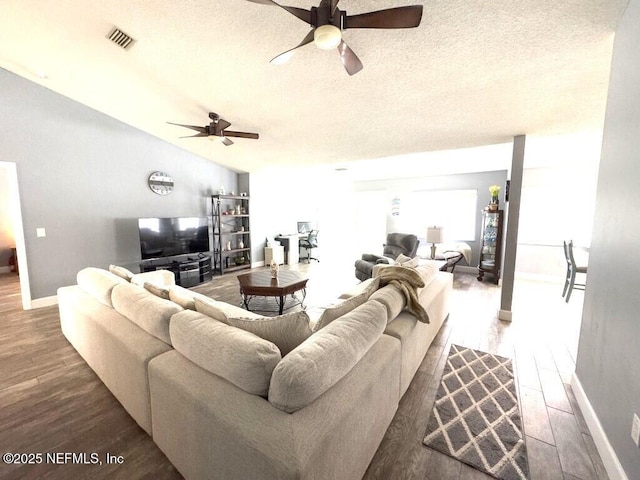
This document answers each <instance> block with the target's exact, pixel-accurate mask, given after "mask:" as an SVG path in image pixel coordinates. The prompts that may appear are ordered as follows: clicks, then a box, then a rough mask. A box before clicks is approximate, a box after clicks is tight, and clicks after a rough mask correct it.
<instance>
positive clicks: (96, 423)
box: [0, 262, 607, 480]
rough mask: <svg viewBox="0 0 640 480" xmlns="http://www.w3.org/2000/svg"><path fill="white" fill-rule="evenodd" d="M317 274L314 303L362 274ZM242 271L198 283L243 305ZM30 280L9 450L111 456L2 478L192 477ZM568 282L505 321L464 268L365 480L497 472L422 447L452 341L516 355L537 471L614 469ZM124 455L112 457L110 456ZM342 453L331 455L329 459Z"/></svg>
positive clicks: (521, 288) (327, 270)
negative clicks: (590, 422)
mask: <svg viewBox="0 0 640 480" xmlns="http://www.w3.org/2000/svg"><path fill="white" fill-rule="evenodd" d="M296 268H297V269H298V270H300V271H302V272H307V273H308V274H309V277H310V281H309V284H308V296H307V300H306V302H305V303H306V304H307V305H309V306H315V305H322V304H324V303H326V302H328V301H331V300H333V299H335V298H336V297H337V296H338V295H339V293H341V292H342V291H343V290H344V289H346V288H348V287H349V286H350V285H354V284H355V283H356V280H355V278H354V277H353V272H352V268H351V267H349V268H348V269H347V268H344V269H342V270H341V269H339V268H336V267H335V266H331V265H329V264H328V263H327V262H322V263H320V264H317V263H313V264H311V265H306V264H301V265H299V266H298V267H296ZM235 275H236V274H229V275H225V276H223V277H216V278H214V280H213V281H212V282H210V283H208V284H205V285H201V286H198V287H195V288H194V290H197V291H200V292H203V293H206V294H209V295H211V296H213V297H215V298H217V299H221V300H227V301H230V302H234V303H236V304H237V303H239V300H240V296H239V293H238V287H237V280H236V279H235ZM19 288H20V287H19V283H18V278H17V276H16V275H15V274H0V452H1V453H5V452H13V453H37V452H40V453H43V454H46V453H47V452H49V453H53V452H56V453H67V452H68V453H75V454H79V453H86V454H87V456H88V457H87V461H91V458H90V456H89V455H90V454H91V453H94V452H95V453H97V454H98V455H99V459H100V460H101V461H102V462H103V464H102V465H92V464H77V463H73V462H71V461H70V460H67V462H66V463H65V462H64V460H65V457H62V458H58V459H57V460H58V462H59V464H52V463H47V458H46V457H44V458H43V463H42V464H39V465H7V464H6V463H0V478H1V479H14V478H15V479H35V478H50V479H71V478H73V479H101V478H109V479H143V478H149V479H176V478H181V477H180V475H179V473H178V472H177V471H176V470H175V469H174V468H173V467H172V465H171V464H170V463H169V461H168V460H167V459H166V457H165V456H164V455H163V454H162V452H161V451H160V450H159V449H158V448H157V447H156V446H155V444H154V443H153V441H152V440H151V438H150V437H149V436H148V435H147V434H146V433H145V432H144V431H143V430H142V429H140V428H139V427H138V426H137V424H136V423H135V422H134V421H133V420H132V419H131V418H130V417H129V416H128V414H127V413H126V412H125V411H124V409H123V408H122V407H121V406H120V404H119V403H118V402H117V400H115V398H114V397H113V396H112V395H111V394H110V392H109V391H108V390H107V389H106V387H104V385H103V384H102V383H101V382H100V380H99V379H98V378H97V376H96V375H95V374H94V373H93V371H92V370H91V369H90V368H89V367H87V366H86V365H85V363H84V361H83V360H82V359H81V358H80V356H79V355H78V354H77V353H76V352H75V350H74V349H73V348H72V347H71V346H70V345H69V343H68V342H67V341H66V339H65V338H64V337H63V335H62V333H61V332H60V327H59V318H58V311H57V307H47V308H42V309H37V310H31V311H23V310H22V309H21V303H20V291H19ZM561 288H562V287H561V285H560V286H559V285H556V284H545V283H536V282H527V281H518V282H517V285H516V290H515V292H514V308H513V310H514V321H513V322H512V323H510V324H509V323H504V322H500V321H498V320H497V319H496V311H497V308H498V305H499V295H500V290H499V288H498V287H496V286H495V285H493V284H492V283H488V282H477V281H476V279H475V275H472V274H464V273H457V272H456V275H455V282H454V292H453V298H452V309H451V315H450V317H449V319H448V321H447V322H446V323H445V325H444V326H443V328H442V330H441V331H440V334H439V335H438V336H437V338H436V339H435V341H434V342H433V344H432V345H431V347H430V348H429V351H428V352H427V355H426V357H425V359H424V361H423V362H422V365H421V366H420V368H419V370H418V373H417V374H416V376H415V378H414V380H413V382H412V384H411V386H410V387H409V390H408V391H407V393H406V394H405V395H404V397H403V398H402V400H401V402H400V406H399V408H398V411H397V413H396V416H395V418H394V420H393V423H392V424H391V426H390V427H389V429H388V431H387V434H386V435H385V437H384V439H383V440H382V442H381V445H380V447H379V449H378V451H377V453H376V455H375V457H374V458H373V460H372V462H371V464H370V466H369V469H368V471H367V473H366V475H365V479H367V480H370V479H385V480H387V479H394V480H395V479H419V480H478V479H488V478H490V477H487V476H486V475H484V474H482V473H481V472H478V471H476V470H474V469H472V468H470V467H468V466H466V465H464V464H462V463H460V462H457V461H456V460H453V459H451V458H450V457H447V456H445V455H442V454H440V453H438V452H435V451H432V450H430V449H428V448H426V447H424V446H423V445H422V438H423V435H424V432H425V430H426V425H427V420H428V417H429V414H430V412H431V408H432V405H433V400H434V397H435V393H436V389H437V387H438V384H439V380H440V375H441V372H442V369H443V368H444V360H445V359H446V355H447V353H448V350H449V346H450V345H451V343H457V344H459V345H464V346H467V347H471V348H476V349H480V350H485V351H488V352H492V353H496V354H499V355H504V356H508V357H512V358H514V360H515V362H514V363H515V369H516V375H517V378H518V389H519V396H520V401H521V408H522V412H523V421H524V430H525V434H526V443H527V449H528V456H529V463H530V469H531V480H546V479H549V480H575V479H578V480H603V479H606V478H607V475H606V473H605V472H604V467H603V466H602V462H601V460H600V457H599V456H598V453H597V451H596V449H595V445H594V443H593V439H592V438H591V436H590V434H589V431H588V429H587V427H586V425H585V422H584V419H583V418H582V415H581V414H580V411H579V409H578V407H577V405H576V402H575V398H574V396H573V392H572V391H571V387H570V385H569V382H570V378H571V374H572V372H573V369H574V361H575V350H576V344H577V335H578V329H579V321H580V315H581V303H582V299H583V293H582V292H574V296H573V297H572V299H571V303H570V304H566V303H564V301H563V299H562V298H561V296H560V292H561ZM107 453H109V454H111V455H115V456H120V455H121V456H122V457H123V460H122V463H121V464H109V465H107V464H106V462H105V459H106V457H105V456H106V454H107ZM328 461H330V459H328Z"/></svg>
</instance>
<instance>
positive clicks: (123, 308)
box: [111, 283, 183, 345]
mask: <svg viewBox="0 0 640 480" xmlns="http://www.w3.org/2000/svg"><path fill="white" fill-rule="evenodd" d="M111 301H112V302H113V308H114V309H115V310H116V311H117V312H118V313H119V314H121V315H123V316H125V317H127V318H128V319H129V320H131V321H132V322H133V323H135V324H136V325H138V326H139V327H140V328H142V329H143V330H144V331H146V332H147V333H149V334H151V335H153V336H154V337H156V338H159V339H160V340H162V341H163V342H165V343H167V344H169V345H171V337H170V336H169V320H170V319H171V315H173V314H174V313H178V312H181V311H182V310H183V308H182V307H181V306H180V305H178V304H175V303H173V302H171V301H170V300H165V299H163V298H160V297H156V296H155V295H154V294H152V293H151V292H149V291H147V290H145V289H144V288H142V287H140V286H138V285H134V284H132V283H124V284H121V285H116V286H115V287H114V288H113V292H112V294H111Z"/></svg>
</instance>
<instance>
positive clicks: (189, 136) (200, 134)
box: [178, 133, 209, 138]
mask: <svg viewBox="0 0 640 480" xmlns="http://www.w3.org/2000/svg"><path fill="white" fill-rule="evenodd" d="M208 136H209V134H208V133H196V134H195V135H186V136H184V137H178V138H193V137H208Z"/></svg>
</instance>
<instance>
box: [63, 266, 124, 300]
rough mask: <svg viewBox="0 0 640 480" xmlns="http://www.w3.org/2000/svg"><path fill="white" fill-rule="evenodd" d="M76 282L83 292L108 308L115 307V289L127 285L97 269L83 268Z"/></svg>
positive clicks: (110, 274) (118, 278)
mask: <svg viewBox="0 0 640 480" xmlns="http://www.w3.org/2000/svg"><path fill="white" fill-rule="evenodd" d="M76 280H77V282H78V286H79V287H80V288H81V289H82V290H84V291H85V292H86V293H88V294H89V295H91V296H92V297H93V298H95V299H96V300H98V301H99V302H100V303H102V304H104V305H106V306H107V307H112V306H113V304H112V303H111V292H112V291H113V287H115V286H116V285H120V284H123V283H125V284H126V283H127V281H126V280H124V279H122V278H121V277H119V276H117V275H115V274H113V273H111V272H108V271H106V270H103V269H102V268H96V267H87V268H83V269H82V270H80V271H79V272H78V275H76Z"/></svg>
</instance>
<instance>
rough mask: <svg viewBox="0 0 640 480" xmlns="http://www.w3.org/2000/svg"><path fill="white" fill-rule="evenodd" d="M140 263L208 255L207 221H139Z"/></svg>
mask: <svg viewBox="0 0 640 480" xmlns="http://www.w3.org/2000/svg"><path fill="white" fill-rule="evenodd" d="M138 231H139V233H140V253H141V254H142V259H143V260H147V259H150V258H161V257H172V256H174V255H185V254H189V253H201V252H208V251H209V222H208V219H207V217H184V218H139V219H138Z"/></svg>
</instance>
